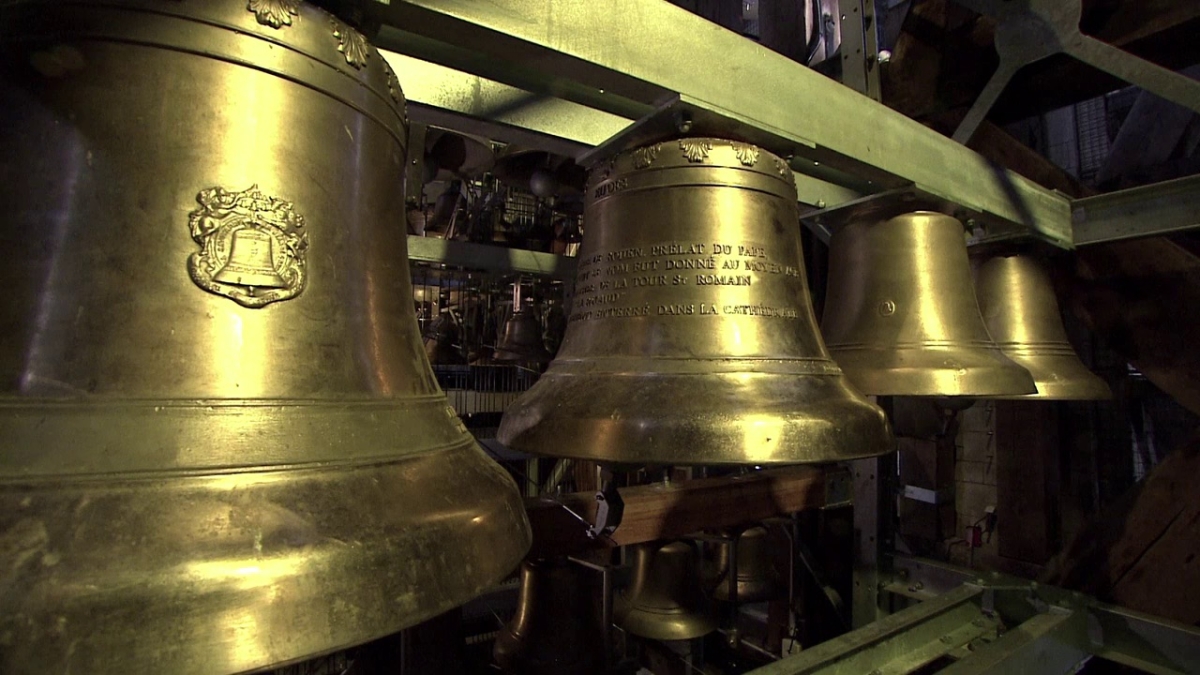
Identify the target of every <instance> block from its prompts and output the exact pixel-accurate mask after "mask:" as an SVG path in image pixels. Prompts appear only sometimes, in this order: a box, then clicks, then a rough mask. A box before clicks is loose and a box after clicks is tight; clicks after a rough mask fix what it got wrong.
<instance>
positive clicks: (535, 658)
mask: <svg viewBox="0 0 1200 675" xmlns="http://www.w3.org/2000/svg"><path fill="white" fill-rule="evenodd" d="M582 582H583V579H582V578H581V575H580V574H579V568H578V567H577V566H575V565H573V564H571V563H569V562H567V561H566V560H563V559H545V560H528V561H526V562H524V563H523V564H522V565H521V592H520V595H519V596H518V598H517V613H516V614H515V615H514V616H513V618H512V620H511V621H509V622H508V624H507V625H505V627H504V628H503V629H501V631H500V635H499V636H497V637H496V644H495V646H494V647H493V650H492V655H493V657H494V658H495V660H496V664H497V665H498V666H500V670H501V671H502V672H505V673H513V674H514V675H589V674H592V673H599V672H600V670H601V668H602V667H603V665H604V653H603V648H604V632H603V631H604V630H606V627H605V626H601V625H600V621H599V617H598V616H597V615H596V613H595V612H594V611H590V610H591V609H592V608H590V607H589V602H588V598H587V595H586V593H585V592H584V591H585V590H586V588H585V586H583V584H582Z"/></svg>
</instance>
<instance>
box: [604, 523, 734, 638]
mask: <svg viewBox="0 0 1200 675" xmlns="http://www.w3.org/2000/svg"><path fill="white" fill-rule="evenodd" d="M631 557H632V567H633V576H632V578H631V579H630V582H629V586H628V587H626V588H624V589H622V590H621V592H620V593H619V594H618V595H617V597H616V601H615V603H614V606H613V618H614V621H615V622H616V624H617V625H618V626H620V627H621V628H622V629H624V630H625V631H626V632H628V633H632V634H633V635H637V636H640V637H644V638H649V639H651V640H690V639H692V638H698V637H701V636H703V635H707V634H709V633H711V632H713V631H714V630H716V629H717V620H716V618H715V617H714V616H713V615H712V613H711V611H710V607H709V605H708V602H707V600H706V599H705V597H704V592H703V589H702V588H701V584H700V564H699V563H700V561H699V559H698V557H697V555H696V549H695V547H694V546H692V545H691V544H689V543H687V542H683V541H674V542H670V543H667V544H664V543H662V542H650V543H647V544H638V545H636V546H633V547H632V554H631Z"/></svg>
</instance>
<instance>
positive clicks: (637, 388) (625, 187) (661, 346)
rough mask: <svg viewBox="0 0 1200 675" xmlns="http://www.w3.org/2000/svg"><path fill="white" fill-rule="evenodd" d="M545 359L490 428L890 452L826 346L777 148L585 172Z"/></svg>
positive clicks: (649, 155) (620, 451)
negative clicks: (573, 269) (577, 224)
mask: <svg viewBox="0 0 1200 675" xmlns="http://www.w3.org/2000/svg"><path fill="white" fill-rule="evenodd" d="M586 199H587V204H586V212H585V218H584V220H585V221H586V222H587V223H588V226H587V228H586V230H585V235H584V241H583V246H582V250H581V252H580V257H579V271H578V275H577V280H576V285H575V296H574V301H573V303H572V307H571V314H570V317H569V319H568V325H567V331H566V335H565V336H564V339H563V342H562V346H561V347H560V349H559V351H558V354H557V356H556V357H555V360H554V361H553V363H551V365H550V367H549V369H548V370H547V372H546V373H545V374H544V375H543V376H542V377H541V378H540V379H539V380H538V381H537V383H536V384H535V385H534V386H533V387H532V388H531V389H530V390H529V391H528V392H526V393H525V394H524V395H522V396H521V397H520V398H519V399H518V400H517V401H515V402H514V403H513V404H512V405H511V406H509V408H508V410H506V411H505V413H504V418H503V420H502V421H501V424H500V429H499V432H498V434H497V437H498V438H499V439H500V440H501V441H502V442H504V443H506V444H508V445H509V446H511V447H513V448H515V449H518V450H522V451H525V452H530V453H533V454H539V455H550V456H565V457H574V458H577V459H589V460H596V461H615V462H628V463H644V464H654V463H661V464H738V463H741V464H774V463H788V464H794V463H801V462H831V461H838V460H844V459H851V458H855V457H866V456H871V455H879V454H883V453H886V452H888V451H890V450H891V449H892V440H891V434H890V432H889V431H888V427H887V422H886V420H885V419H884V416H883V412H882V411H881V410H880V409H879V408H877V407H875V406H874V405H872V404H870V403H868V402H867V401H866V400H865V399H864V398H863V397H862V396H861V395H860V394H859V393H858V392H856V391H855V390H854V389H852V388H851V387H850V386H849V383H848V382H847V380H846V378H845V377H843V375H842V373H841V371H840V370H839V369H838V367H837V364H836V363H834V362H833V360H832V359H831V358H830V357H829V354H828V352H827V351H826V350H825V345H824V344H823V343H822V341H821V336H820V334H819V333H818V332H817V329H816V321H815V319H814V317H813V312H812V307H811V305H810V304H809V302H808V288H807V282H806V281H805V276H804V268H803V256H802V252H801V249H800V225H799V216H798V211H797V206H796V188H795V184H794V182H793V178H792V172H791V169H789V168H788V166H787V164H786V163H785V162H784V161H783V160H782V159H780V158H778V157H776V156H774V155H771V154H769V153H767V152H764V151H762V150H760V149H759V148H757V147H754V146H752V145H748V144H746V143H738V142H731V141H726V140H720V139H713V138H688V139H683V140H676V141H669V142H663V143H657V144H654V145H649V146H646V147H642V148H638V149H636V150H633V151H630V152H626V153H623V154H621V155H618V156H617V157H616V158H615V159H614V160H613V161H612V163H611V165H606V166H604V167H601V168H599V169H596V170H595V171H593V173H592V177H591V182H590V187H589V189H588V192H587V193H586Z"/></svg>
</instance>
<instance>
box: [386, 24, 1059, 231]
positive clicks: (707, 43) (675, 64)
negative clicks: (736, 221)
mask: <svg viewBox="0 0 1200 675" xmlns="http://www.w3.org/2000/svg"><path fill="white" fill-rule="evenodd" d="M373 11H375V12H376V13H377V14H378V18H380V19H381V20H382V22H383V24H384V28H383V30H382V31H381V32H380V34H379V36H378V38H377V42H378V43H379V46H381V47H382V48H384V49H387V50H390V51H394V52H397V53H399V54H404V55H406V56H408V57H411V58H413V59H416V60H418V61H421V62H428V63H434V64H437V65H439V66H442V67H444V68H448V69H451V70H455V71H462V72H466V73H471V74H472V75H473V76H474V77H477V78H481V79H478V80H474V79H472V78H471V77H468V78H466V79H465V80H464V82H465V83H463V84H460V85H457V86H459V88H460V89H463V88H465V87H468V86H472V83H473V84H474V85H479V86H482V85H483V84H484V83H485V81H486V82H489V83H498V84H500V85H504V86H507V87H509V88H512V89H517V90H522V91H525V92H528V93H529V94H531V95H532V96H531V97H530V98H529V100H530V101H531V102H536V101H541V100H543V99H545V100H546V101H549V100H550V99H558V100H561V101H566V102H570V103H574V104H577V105H579V106H583V107H585V108H589V109H592V110H594V111H600V112H603V113H607V114H608V115H610V116H612V115H615V116H617V117H621V118H624V119H627V120H638V119H641V118H642V117H645V116H647V115H650V114H651V113H653V112H654V111H655V110H657V109H659V108H661V107H662V106H663V105H665V104H668V103H670V102H671V101H672V100H679V101H684V102H686V103H687V104H688V105H690V106H693V107H694V108H696V109H699V110H703V111H705V112H706V113H708V114H710V115H711V116H713V117H716V118H720V119H722V120H724V121H726V122H727V123H728V125H731V128H732V129H733V130H734V131H736V132H737V135H739V136H742V137H744V138H745V140H750V141H754V142H758V143H759V144H761V145H763V146H764V147H766V148H768V149H770V150H772V151H774V152H776V153H778V154H780V155H782V156H785V157H789V158H790V160H791V165H792V168H793V170H795V171H796V172H797V173H798V174H801V175H807V176H814V177H815V178H817V179H819V180H821V181H823V182H825V183H828V184H830V185H832V186H835V187H840V188H842V190H846V189H850V190H854V191H865V192H867V193H870V192H873V191H884V190H891V189H895V188H900V187H904V186H916V187H917V188H918V189H920V190H922V191H925V192H927V193H929V194H932V195H935V196H937V197H939V198H942V199H946V200H948V201H951V202H954V203H956V204H960V205H961V206H962V207H963V208H965V209H967V210H968V211H971V212H978V213H981V214H984V215H985V217H986V218H989V219H995V220H996V221H997V222H999V223H1005V224H1011V225H1015V226H1018V227H1019V228H1020V231H1021V232H1022V233H1023V234H1025V235H1027V236H1031V237H1033V238H1036V239H1041V240H1044V241H1047V242H1049V243H1051V244H1054V245H1057V246H1061V247H1065V248H1069V247H1070V246H1071V245H1072V238H1071V212H1070V202H1069V200H1068V199H1067V198H1066V197H1065V196H1063V195H1061V194H1059V193H1056V192H1053V191H1051V190H1048V189H1046V188H1043V187H1041V186H1039V185H1037V184H1036V183H1034V182H1032V181H1030V180H1027V179H1025V178H1023V177H1021V176H1018V175H1017V174H1015V173H1013V172H1011V171H1008V170H1006V169H1003V168H1001V167H997V166H995V165H993V164H992V163H990V162H989V161H988V160H986V159H984V158H983V157H982V156H980V155H978V154H977V153H975V152H973V151H971V150H969V149H967V148H966V147H964V146H962V145H960V144H958V143H955V142H954V141H952V140H950V139H948V138H946V137H944V136H942V135H940V134H938V133H937V132H935V131H933V130H932V129H929V128H926V127H924V126H923V125H921V124H920V123H918V122H916V121H914V120H911V119H908V118H906V117H904V116H903V115H900V114H899V113H896V112H894V111H891V110H890V109H888V108H886V107H885V106H883V105H882V104H880V103H878V102H876V101H873V100H871V99H870V98H868V97H866V96H863V95H862V94H859V93H857V92H855V91H853V90H851V89H849V88H847V87H845V86H842V85H841V84H839V83H837V82H834V81H832V80H830V79H828V78H826V77H825V76H823V75H821V74H819V73H817V72H815V71H813V70H810V69H808V68H806V67H805V66H803V65H801V64H799V63H796V62H794V61H791V60H789V59H787V58H786V57H784V56H782V55H779V54H776V53H774V52H772V51H770V50H768V49H767V48H765V47H762V46H761V45H759V44H757V43H755V42H753V41H750V40H747V39H745V38H743V37H742V36H740V35H737V34H736V33H733V32H731V31H728V30H725V29H723V28H721V27H719V26H717V25H715V24H712V23H710V22H708V21H705V20H704V19H702V18H700V17H698V16H696V15H693V14H691V13H689V12H687V11H686V10H684V9H682V8H679V7H676V6H674V5H672V4H670V3H665V2H660V1H658V0H608V1H606V2H601V3H597V2H583V1H582V0H572V1H568V2H562V3H554V4H553V5H549V6H548V5H546V4H545V3H530V2H526V1H525V0H491V1H489V2H464V1H463V0H409V1H406V2H393V3H391V4H389V5H381V4H380V5H374V6H373ZM410 65H415V63H410ZM397 74H398V75H399V77H400V80H401V82H402V83H407V82H409V81H410V80H411V79H412V78H413V69H412V68H409V69H405V68H399V69H397ZM456 77H457V76H456ZM450 79H454V78H450ZM458 79H460V80H462V79H463V78H458ZM405 86H406V89H411V90H412V92H411V93H410V96H412V97H413V100H414V101H416V102H417V103H422V98H425V99H426V100H430V101H431V104H432V105H431V107H437V106H438V105H439V104H438V103H437V100H441V101H444V102H451V103H450V104H451V105H457V106H459V107H462V108H470V107H471V106H474V112H473V113H472V112H470V111H468V112H466V113H465V114H468V115H472V116H474V117H478V118H482V119H490V118H491V117H492V112H491V111H490V110H489V109H488V106H489V105H490V104H488V102H487V101H486V100H482V99H481V97H473V96H464V97H461V98H460V99H456V98H455V97H454V96H453V95H451V94H450V93H448V92H449V89H442V90H439V89H437V87H430V88H428V89H427V90H426V92H428V91H432V92H434V94H429V93H421V92H419V91H418V90H417V89H416V88H410V87H409V85H408V84H405ZM448 86H450V87H452V86H455V85H453V84H452V83H451V85H448ZM488 86H492V85H488ZM414 94H415V95H414ZM514 100H515V99H514ZM453 101H458V102H457V103H455V102H453ZM506 105H507V106H508V107H512V106H513V105H515V104H514V103H513V102H512V101H509V102H508V104H502V105H499V106H497V107H498V108H500V109H501V110H500V114H501V116H503V115H504V114H509V115H511V110H508V108H506V107H505V106H506ZM517 107H518V108H522V106H517ZM572 110H574V111H575V112H580V111H579V110H578V109H572ZM586 117H587V115H581V117H580V119H581V120H582V119H584V118H586ZM551 118H553V115H546V117H545V119H543V120H542V121H541V122H538V124H540V125H542V128H543V129H551V128H553V121H552V119H551ZM606 119H608V120H609V122H610V123H612V124H614V125H615V121H614V120H612V118H611V117H609V118H606ZM515 124H516V125H517V126H520V125H530V126H531V125H532V123H526V122H520V121H517V122H516V123H515ZM602 126H603V125H596V126H594V127H593V128H594V129H599V128H600V127H602ZM550 133H553V132H550ZM564 133H567V132H564ZM600 133H601V132H599V131H596V132H595V133H594V135H593V136H591V137H590V138H592V139H593V140H594V138H595V137H596V136H599V135H600ZM575 135H576V137H577V138H578V137H579V136H581V135H582V134H581V133H579V132H576V133H575ZM580 140H582V139H580ZM825 201H826V203H827V205H833V202H830V201H829V200H825Z"/></svg>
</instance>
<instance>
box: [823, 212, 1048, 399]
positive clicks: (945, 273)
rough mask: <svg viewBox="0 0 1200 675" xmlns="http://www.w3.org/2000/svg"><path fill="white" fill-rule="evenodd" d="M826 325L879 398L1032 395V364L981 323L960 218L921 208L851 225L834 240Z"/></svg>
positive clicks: (854, 376) (843, 361)
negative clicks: (1017, 359)
mask: <svg viewBox="0 0 1200 675" xmlns="http://www.w3.org/2000/svg"><path fill="white" fill-rule="evenodd" d="M821 332H822V333H824V335H825V341H826V343H827V344H828V345H829V351H830V352H831V353H832V354H833V357H834V358H835V359H836V360H837V362H838V363H839V364H840V365H841V366H842V369H843V370H844V371H845V372H846V376H847V377H849V378H850V381H851V382H853V383H854V384H855V386H857V387H858V388H859V389H860V390H861V391H863V392H865V393H867V394H875V395H879V396H973V397H995V396H1008V395H1013V394H1032V393H1034V392H1035V391H1036V390H1037V389H1036V387H1034V384H1033V378H1032V377H1031V376H1030V375H1029V372H1028V371H1026V370H1025V369H1024V368H1022V367H1020V366H1019V365H1017V364H1015V363H1013V362H1012V361H1010V360H1009V359H1008V358H1007V357H1005V356H1004V354H1003V353H1002V352H1001V351H1000V348H999V347H997V346H996V343H995V342H993V341H992V338H991V336H989V335H988V331H987V328H986V327H984V324H983V317H982V316H981V315H980V313H979V304H978V303H977V302H976V299H975V290H974V285H973V284H972V282H971V264H970V261H969V260H968V259H967V245H966V238H965V236H964V230H963V227H962V224H961V223H959V222H958V221H957V220H955V219H954V218H951V217H950V216H946V215H942V214H940V213H930V212H924V211H922V212H916V213H909V214H905V215H902V216H897V217H895V218H892V219H890V220H884V221H878V222H856V223H851V224H849V225H847V226H845V227H844V228H842V229H840V230H838V231H837V232H835V233H834V235H833V238H832V240H831V241H830V243H829V287H828V290H827V293H826V296H825V315H824V317H823V318H822V321H821Z"/></svg>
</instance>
